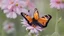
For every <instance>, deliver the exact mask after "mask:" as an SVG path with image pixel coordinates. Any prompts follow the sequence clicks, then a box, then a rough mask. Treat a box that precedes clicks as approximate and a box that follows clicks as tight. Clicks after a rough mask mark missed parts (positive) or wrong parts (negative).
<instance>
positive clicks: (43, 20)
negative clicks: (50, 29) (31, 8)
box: [38, 15, 52, 28]
mask: <svg viewBox="0 0 64 36" xmlns="http://www.w3.org/2000/svg"><path fill="white" fill-rule="evenodd" d="M51 18H52V16H51V15H45V16H43V17H42V18H39V19H38V22H39V23H40V25H41V27H44V28H45V27H47V24H48V22H49V21H50V19H51Z"/></svg>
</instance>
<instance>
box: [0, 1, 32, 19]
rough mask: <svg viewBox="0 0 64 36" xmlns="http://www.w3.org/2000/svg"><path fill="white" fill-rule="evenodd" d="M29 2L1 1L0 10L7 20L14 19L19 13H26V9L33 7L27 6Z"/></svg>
mask: <svg viewBox="0 0 64 36" xmlns="http://www.w3.org/2000/svg"><path fill="white" fill-rule="evenodd" d="M29 3H30V1H29V0H28V1H23V0H1V3H0V8H1V9H2V10H3V12H4V13H5V14H6V17H7V18H14V19H15V18H16V17H17V15H20V13H21V12H24V13H27V12H28V10H27V9H26V8H27V7H29V8H31V7H33V6H32V5H33V4H32V3H31V4H32V5H31V4H29Z"/></svg>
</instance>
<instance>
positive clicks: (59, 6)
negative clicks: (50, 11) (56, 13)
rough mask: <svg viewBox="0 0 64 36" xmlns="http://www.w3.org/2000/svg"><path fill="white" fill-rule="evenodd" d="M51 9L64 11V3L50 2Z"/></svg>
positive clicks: (60, 1) (55, 0) (58, 0)
mask: <svg viewBox="0 0 64 36" xmlns="http://www.w3.org/2000/svg"><path fill="white" fill-rule="evenodd" d="M50 7H51V8H57V9H63V8H64V1H62V0H50Z"/></svg>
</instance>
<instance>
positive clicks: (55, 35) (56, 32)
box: [0, 0, 64, 36]
mask: <svg viewBox="0 0 64 36" xmlns="http://www.w3.org/2000/svg"><path fill="white" fill-rule="evenodd" d="M34 3H35V5H36V7H37V8H38V11H39V13H40V16H42V15H45V14H50V15H51V16H52V19H51V20H50V22H49V23H48V26H47V28H46V29H45V30H44V31H42V32H40V36H64V15H63V14H64V9H63V10H62V9H61V10H57V9H52V8H50V0H35V2H34ZM21 18H22V17H21V16H18V17H17V18H16V19H8V18H6V16H5V14H4V13H3V11H2V10H0V36H26V35H27V33H28V32H27V31H26V30H25V27H22V25H21V23H20V22H21V21H20V19H21ZM59 18H61V20H60V22H59V23H57V21H58V20H59ZM5 20H10V21H12V22H14V23H15V28H16V32H15V33H14V34H6V33H5V32H4V30H3V26H2V24H3V22H4V21H5ZM56 23H57V26H56ZM55 28H56V29H55Z"/></svg>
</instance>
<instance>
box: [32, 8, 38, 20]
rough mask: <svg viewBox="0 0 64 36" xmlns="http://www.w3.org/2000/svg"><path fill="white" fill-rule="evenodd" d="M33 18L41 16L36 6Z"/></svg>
mask: <svg viewBox="0 0 64 36" xmlns="http://www.w3.org/2000/svg"><path fill="white" fill-rule="evenodd" d="M33 18H34V19H36V20H38V18H39V13H38V10H37V9H36V8H35V11H34V15H33Z"/></svg>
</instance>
